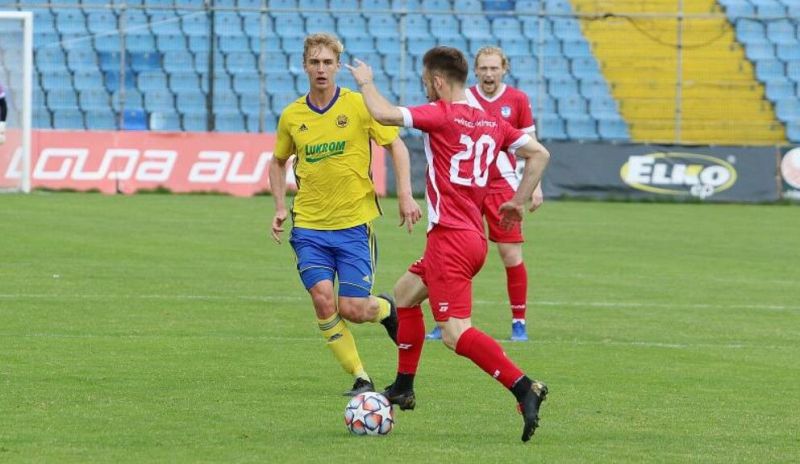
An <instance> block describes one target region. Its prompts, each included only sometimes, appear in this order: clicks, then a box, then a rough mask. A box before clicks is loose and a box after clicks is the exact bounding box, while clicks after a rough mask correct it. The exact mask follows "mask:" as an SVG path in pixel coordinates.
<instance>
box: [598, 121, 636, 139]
mask: <svg viewBox="0 0 800 464" xmlns="http://www.w3.org/2000/svg"><path fill="white" fill-rule="evenodd" d="M597 132H598V134H599V135H600V138H601V139H603V140H609V141H614V142H621V141H627V140H630V138H631V136H630V131H629V130H628V125H627V124H625V121H623V120H622V119H600V120H598V121H597Z"/></svg>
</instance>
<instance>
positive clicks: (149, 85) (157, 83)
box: [136, 70, 167, 93]
mask: <svg viewBox="0 0 800 464" xmlns="http://www.w3.org/2000/svg"><path fill="white" fill-rule="evenodd" d="M136 86H137V87H138V89H139V91H140V92H143V93H147V92H149V91H151V90H162V89H165V88H167V76H166V74H164V72H163V71H160V70H159V71H144V72H141V73H139V75H138V76H137V77H136Z"/></svg>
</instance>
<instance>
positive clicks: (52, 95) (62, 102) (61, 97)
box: [46, 86, 78, 110]
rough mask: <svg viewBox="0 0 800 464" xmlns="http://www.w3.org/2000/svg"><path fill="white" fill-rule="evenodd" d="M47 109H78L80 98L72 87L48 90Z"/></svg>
mask: <svg viewBox="0 0 800 464" xmlns="http://www.w3.org/2000/svg"><path fill="white" fill-rule="evenodd" d="M46 92H47V107H48V108H49V109H50V110H56V109H74V108H77V107H78V97H77V95H75V91H74V90H72V86H70V87H69V88H64V87H61V88H56V89H51V90H47V91H46Z"/></svg>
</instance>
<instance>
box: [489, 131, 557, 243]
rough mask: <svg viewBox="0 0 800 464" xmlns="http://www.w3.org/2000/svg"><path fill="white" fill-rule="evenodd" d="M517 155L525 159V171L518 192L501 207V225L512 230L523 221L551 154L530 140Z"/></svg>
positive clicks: (520, 148) (539, 144)
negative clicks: (526, 206)
mask: <svg viewBox="0 0 800 464" xmlns="http://www.w3.org/2000/svg"><path fill="white" fill-rule="evenodd" d="M516 155H517V156H519V157H520V158H524V159H525V170H524V171H522V180H520V182H519V188H517V192H516V193H515V194H514V196H513V197H512V198H511V200H509V201H507V202H505V203H503V204H502V205H500V217H501V219H500V225H501V226H503V227H505V228H510V227H511V226H513V225H514V223H516V222H519V221H521V220H522V215H523V213H524V212H525V203H526V202H527V201H528V199H530V198H531V195H532V194H533V191H534V189H535V188H536V186H537V185H538V184H539V183H540V182H541V180H542V174H544V170H545V168H546V167H547V163H548V162H549V161H550V152H548V151H547V149H546V148H545V147H544V146H543V145H542V144H541V143H539V142H537V141H536V140H533V139H531V140H529V141H528V142H527V143H526V144H525V145H523V146H521V147H519V148H518V149H517V152H516Z"/></svg>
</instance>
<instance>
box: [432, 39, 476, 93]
mask: <svg viewBox="0 0 800 464" xmlns="http://www.w3.org/2000/svg"><path fill="white" fill-rule="evenodd" d="M422 64H423V65H424V66H425V69H427V70H428V72H431V73H435V72H439V73H441V74H444V77H445V79H447V80H449V81H455V82H458V83H459V84H464V83H465V82H467V74H468V73H469V65H468V64H467V59H466V58H464V54H463V53H461V50H459V49H457V48H453V47H445V46H441V45H440V46H438V47H433V48H431V49H430V50H428V51H427V52H426V53H425V56H423V57H422Z"/></svg>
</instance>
